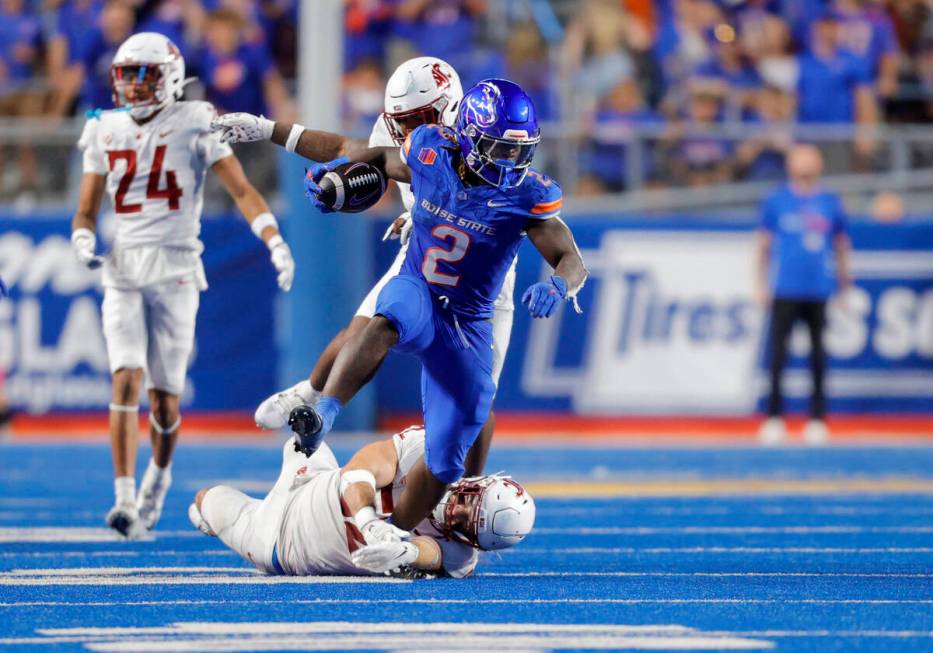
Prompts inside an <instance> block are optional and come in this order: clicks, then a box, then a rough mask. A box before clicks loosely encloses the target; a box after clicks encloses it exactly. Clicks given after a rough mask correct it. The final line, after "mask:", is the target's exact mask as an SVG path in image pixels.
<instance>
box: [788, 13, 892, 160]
mask: <svg viewBox="0 0 933 653" xmlns="http://www.w3.org/2000/svg"><path fill="white" fill-rule="evenodd" d="M811 35H812V38H811V43H810V48H809V51H808V52H807V53H805V54H803V55H801V56H800V58H799V61H800V73H799V75H800V76H799V77H798V80H797V94H798V105H797V119H798V120H799V121H800V122H802V123H818V124H826V123H839V124H851V123H855V124H857V125H859V126H862V127H866V126H872V125H875V124H876V123H877V122H878V105H877V101H876V98H875V93H874V88H873V85H872V74H871V69H870V68H869V67H868V66H867V65H866V63H865V61H863V60H861V59H859V58H858V57H856V56H854V55H852V54H850V53H848V52H846V51H845V50H843V49H842V48H841V46H840V44H839V22H838V18H837V16H836V15H835V14H833V13H826V14H824V15H823V16H821V17H820V18H819V20H817V21H815V22H814V23H813V26H812V30H811ZM854 145H855V154H856V156H857V159H856V161H857V162H858V163H859V164H861V165H862V166H863V167H864V166H865V164H867V163H868V162H869V161H870V159H871V157H872V155H873V154H874V150H875V147H876V142H875V140H874V137H873V136H872V134H871V132H870V131H869V130H861V131H860V132H859V133H858V134H857V135H856V137H855V142H854ZM833 151H834V152H835V154H834V156H833V157H832V160H831V163H832V164H834V165H833V167H834V168H835V167H836V165H835V164H836V162H837V160H838V161H839V162H843V163H845V164H848V163H849V159H850V156H851V155H850V153H849V151H848V146H847V145H846V146H845V147H844V148H840V147H836V148H833Z"/></svg>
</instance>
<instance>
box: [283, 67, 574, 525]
mask: <svg viewBox="0 0 933 653" xmlns="http://www.w3.org/2000/svg"><path fill="white" fill-rule="evenodd" d="M539 140H540V130H539V128H538V124H537V119H536V117H535V109H534V104H533V103H532V101H531V99H530V98H529V97H528V95H527V94H526V93H525V92H524V91H523V90H522V89H521V87H519V86H518V85H517V84H515V83H514V82H510V81H508V80H503V79H490V80H485V81H483V82H480V83H479V84H477V85H476V86H474V87H473V88H471V89H470V90H469V91H467V92H466V93H465V94H464V96H463V101H462V102H461V103H460V110H459V112H458V114H457V124H456V128H455V129H449V128H446V127H441V126H439V125H422V126H420V127H417V128H416V129H415V130H414V131H412V132H411V133H410V134H409V135H408V137H407V138H406V140H405V143H404V145H403V146H402V148H401V151H399V150H396V149H395V148H388V147H385V148H371V149H369V150H366V151H364V152H361V153H359V154H357V155H355V156H354V157H351V158H352V159H355V161H354V163H355V162H361V163H366V164H369V165H371V166H373V168H374V169H375V170H376V171H377V172H382V173H383V174H384V175H385V176H386V177H387V178H391V179H395V180H396V181H401V182H410V183H411V188H412V191H413V193H414V196H415V203H414V206H413V209H412V231H411V239H410V241H409V246H408V251H407V253H406V256H405V261H404V263H403V264H402V269H401V271H400V272H399V274H398V275H396V276H395V277H393V278H392V279H390V280H389V281H388V283H386V285H385V287H384V288H383V289H382V292H380V293H379V297H378V299H377V302H376V314H375V317H374V318H373V319H372V320H371V321H370V322H369V324H367V325H366V327H365V328H364V329H363V330H362V331H361V332H360V333H358V334H356V335H355V336H353V337H352V338H351V339H350V340H349V341H348V342H347V343H346V344H345V345H344V347H343V348H342V349H341V350H340V353H339V354H338V356H337V359H336V361H335V362H334V366H333V369H332V370H331V373H330V375H329V376H328V379H327V384H326V385H325V387H324V393H323V394H322V396H321V398H320V400H319V401H318V403H317V405H316V406H314V407H307V408H305V407H298V408H296V409H295V410H294V411H292V417H291V418H290V419H291V423H292V429H293V430H294V431H295V432H296V434H297V436H298V437H297V444H298V445H299V446H300V447H301V448H302V450H303V451H304V452H305V453H306V454H309V455H310V453H311V452H313V451H314V450H315V448H316V447H317V446H318V444H319V443H320V442H321V441H322V439H323V438H324V436H325V435H326V434H327V433H328V432H329V431H330V429H331V428H332V426H333V423H334V419H335V418H336V417H337V415H338V414H339V412H340V410H341V408H342V407H343V405H344V404H346V402H348V401H350V399H352V398H353V396H354V395H355V394H356V393H357V392H358V391H359V389H360V388H361V387H363V385H364V384H366V383H367V382H368V381H369V380H370V379H371V378H372V377H373V376H374V375H375V373H376V371H377V370H378V369H379V366H380V365H381V364H382V361H383V360H384V359H385V356H386V355H387V354H388V352H389V350H390V349H395V350H397V351H400V352H405V353H410V354H413V355H415V356H416V357H417V358H418V359H419V360H420V361H421V364H422V383H421V388H422V405H423V410H424V425H425V431H426V437H427V444H426V446H425V457H424V462H422V463H419V464H416V465H415V467H413V468H412V470H411V471H410V472H409V474H408V477H407V479H408V484H407V487H406V490H405V492H404V493H403V495H402V497H401V499H400V500H399V502H398V504H397V505H396V507H395V510H394V511H393V513H392V520H393V522H394V523H395V524H396V525H397V526H399V527H400V528H403V529H410V528H413V527H414V526H415V525H416V524H418V523H419V522H421V520H422V519H424V517H425V516H426V515H428V513H429V512H430V511H431V510H432V509H433V507H434V505H435V504H436V503H437V502H438V501H439V500H440V498H441V496H442V495H443V493H444V489H445V488H446V486H447V484H448V483H452V482H453V481H455V480H456V479H458V478H460V476H461V475H462V474H463V471H464V461H465V458H466V453H467V451H468V450H469V448H470V447H471V446H472V444H473V442H474V441H475V440H476V438H477V435H478V434H479V431H480V428H481V427H482V425H483V424H484V423H485V421H486V419H487V418H488V416H489V411H490V408H491V406H492V400H493V396H494V394H495V390H496V386H495V384H494V383H493V382H492V374H491V371H492V329H491V326H490V323H489V320H490V318H491V317H492V314H493V307H494V304H495V299H496V296H497V295H498V294H499V290H500V288H501V287H502V283H503V280H504V279H505V276H506V273H507V271H508V269H509V268H510V267H511V265H512V262H513V260H514V258H515V254H516V252H517V251H518V248H519V246H520V245H521V243H522V241H523V240H524V238H525V236H527V237H528V239H529V240H530V241H531V243H532V244H533V245H534V246H535V248H536V249H537V250H538V251H539V252H540V253H541V255H542V256H543V258H544V260H545V261H547V262H548V263H549V264H550V266H551V267H552V268H553V270H554V272H553V274H552V275H550V276H549V277H548V279H547V280H543V281H539V282H538V283H535V284H532V285H531V286H530V287H529V288H528V289H527V290H526V291H525V294H524V295H523V297H522V302H523V303H524V304H525V305H526V306H527V307H528V310H529V312H530V313H531V315H532V317H535V318H547V317H550V316H551V315H553V314H554V312H555V311H556V310H557V307H558V305H559V304H561V303H562V301H563V300H565V299H567V300H572V299H574V298H575V296H576V293H577V291H579V289H580V288H581V287H582V285H583V283H584V281H585V279H586V275H587V272H586V268H585V266H584V264H583V259H582V257H581V256H580V252H579V250H578V249H577V247H576V244H575V243H574V240H573V235H572V234H571V232H570V229H568V228H567V225H566V224H565V223H564V222H563V221H562V220H560V218H559V215H560V209H561V204H562V193H561V190H560V187H559V186H558V185H557V184H556V183H555V182H554V181H553V180H551V179H549V178H548V177H546V176H545V175H543V174H541V173H539V172H537V171H536V170H533V169H531V161H532V158H533V156H534V152H535V148H536V147H537V144H538V142H539ZM334 163H335V162H330V163H329V164H326V165H320V166H313V167H312V168H311V170H310V171H309V174H308V177H309V178H308V179H307V181H306V187H307V190H308V192H309V193H310V194H311V196H312V197H313V198H315V201H317V202H323V193H322V190H323V189H322V187H321V186H319V184H320V183H321V180H322V179H324V177H325V175H327V174H328V172H329V171H330V170H331V169H332V168H334V167H335V166H334ZM351 191H352V187H351ZM367 192H368V190H367ZM351 202H352V200H351Z"/></svg>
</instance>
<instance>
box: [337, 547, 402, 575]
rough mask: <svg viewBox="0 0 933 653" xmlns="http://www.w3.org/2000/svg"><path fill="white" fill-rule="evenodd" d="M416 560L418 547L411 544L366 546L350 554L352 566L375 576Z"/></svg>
mask: <svg viewBox="0 0 933 653" xmlns="http://www.w3.org/2000/svg"><path fill="white" fill-rule="evenodd" d="M417 559H418V547H417V546H415V545H414V544H412V543H411V542H380V543H378V544H367V545H366V546H364V547H362V548H360V549H357V550H356V551H354V552H353V553H351V554H350V560H351V561H352V562H353V564H354V565H356V566H357V567H359V568H360V569H365V570H366V571H371V572H373V573H376V574H388V573H391V572H393V571H395V570H397V569H399V568H401V567H404V566H406V565H410V564H412V563H413V562H414V561H415V560H417Z"/></svg>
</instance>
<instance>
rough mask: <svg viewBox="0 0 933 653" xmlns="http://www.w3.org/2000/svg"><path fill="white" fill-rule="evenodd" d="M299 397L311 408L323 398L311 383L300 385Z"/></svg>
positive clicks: (306, 382)
mask: <svg viewBox="0 0 933 653" xmlns="http://www.w3.org/2000/svg"><path fill="white" fill-rule="evenodd" d="M298 396H299V397H301V398H302V399H303V400H304V401H305V402H306V403H307V404H308V405H309V406H314V405H316V404H317V402H318V400H319V399H320V398H321V393H320V391H318V390H315V389H314V386H312V385H311V382H310V381H305V382H303V383H300V384H298Z"/></svg>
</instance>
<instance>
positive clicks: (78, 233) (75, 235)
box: [71, 227, 97, 242]
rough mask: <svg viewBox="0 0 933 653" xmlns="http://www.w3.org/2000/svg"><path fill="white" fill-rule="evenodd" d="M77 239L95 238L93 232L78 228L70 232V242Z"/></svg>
mask: <svg viewBox="0 0 933 653" xmlns="http://www.w3.org/2000/svg"><path fill="white" fill-rule="evenodd" d="M79 238H94V239H96V238H97V236H95V235H94V232H93V231H91V230H90V229H88V228H87V227H80V228H78V229H75V230H74V231H72V232H71V242H74V241H76V240H78V239H79Z"/></svg>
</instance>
